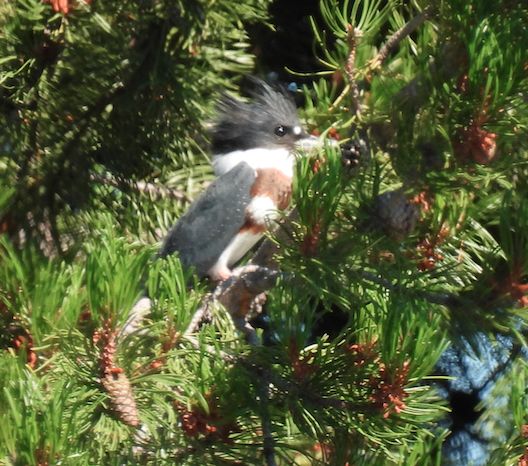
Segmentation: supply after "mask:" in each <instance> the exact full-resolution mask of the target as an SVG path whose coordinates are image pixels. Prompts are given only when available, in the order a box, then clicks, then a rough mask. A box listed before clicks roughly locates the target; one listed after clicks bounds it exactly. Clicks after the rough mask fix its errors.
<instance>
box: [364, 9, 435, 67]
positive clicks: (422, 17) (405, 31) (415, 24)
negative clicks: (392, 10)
mask: <svg viewBox="0 0 528 466" xmlns="http://www.w3.org/2000/svg"><path fill="white" fill-rule="evenodd" d="M434 14H435V10H434V8H433V7H431V6H428V7H427V8H426V9H425V10H424V11H422V12H421V13H418V14H417V15H416V16H415V17H414V18H413V19H411V20H410V21H408V22H407V23H405V24H404V25H403V26H402V27H401V28H400V29H398V30H397V31H396V32H395V33H394V34H393V35H392V36H390V37H389V39H388V40H387V42H385V45H384V46H383V47H381V49H380V51H379V52H378V55H377V56H376V58H374V60H372V62H371V69H372V70H374V69H376V68H378V67H380V66H381V65H382V64H383V62H384V61H385V60H386V59H387V57H388V56H389V55H390V53H391V52H392V51H393V50H394V49H395V48H396V47H397V46H398V44H399V43H400V42H401V41H402V40H403V39H405V38H406V37H407V36H409V35H411V34H412V33H413V32H414V31H416V29H418V28H419V27H420V26H421V25H422V24H423V23H425V21H427V20H428V19H429V18H430V17H431V16H434Z"/></svg>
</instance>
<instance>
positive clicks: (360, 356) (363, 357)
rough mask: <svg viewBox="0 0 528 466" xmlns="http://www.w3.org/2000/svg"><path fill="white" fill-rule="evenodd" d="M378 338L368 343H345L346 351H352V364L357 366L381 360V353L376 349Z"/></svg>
mask: <svg viewBox="0 0 528 466" xmlns="http://www.w3.org/2000/svg"><path fill="white" fill-rule="evenodd" d="M377 341H378V340H377V338H375V339H373V340H372V341H370V342H369V343H366V344H355V345H345V353H352V354H351V360H352V364H353V365H354V366H356V367H360V366H364V365H367V364H371V363H377V362H379V359H380V358H379V354H378V353H376V352H375V351H374V346H375V345H376V343H377Z"/></svg>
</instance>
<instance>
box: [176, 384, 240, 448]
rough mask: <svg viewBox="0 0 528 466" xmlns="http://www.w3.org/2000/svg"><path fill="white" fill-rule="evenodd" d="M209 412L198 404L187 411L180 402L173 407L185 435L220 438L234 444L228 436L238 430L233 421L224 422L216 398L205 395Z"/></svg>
mask: <svg viewBox="0 0 528 466" xmlns="http://www.w3.org/2000/svg"><path fill="white" fill-rule="evenodd" d="M206 398H207V404H208V406H209V413H205V412H204V411H203V410H202V408H200V407H199V406H194V407H193V408H191V410H190V411H189V410H188V409H187V408H186V407H185V406H183V405H182V404H180V403H177V402H176V403H175V408H176V409H177V410H178V411H179V412H180V416H181V422H182V429H183V433H184V434H185V435H186V436H187V437H191V438H198V437H199V436H200V435H202V436H203V437H206V438H208V439H214V440H220V441H222V442H224V443H227V444H228V445H234V442H233V440H232V439H231V438H230V437H229V436H230V435H231V434H232V433H237V432H240V428H239V427H238V426H237V425H236V423H234V422H225V419H226V417H225V416H223V415H222V414H221V413H220V412H219V409H218V398H217V397H212V396H211V394H210V393H209V394H207V395H206Z"/></svg>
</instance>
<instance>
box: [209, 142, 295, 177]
mask: <svg viewBox="0 0 528 466" xmlns="http://www.w3.org/2000/svg"><path fill="white" fill-rule="evenodd" d="M240 162H246V163H247V164H248V165H249V166H250V167H252V168H253V169H255V170H257V169H259V168H276V169H277V170H280V171H281V172H282V173H284V174H285V175H286V176H288V177H290V178H293V167H294V165H295V155H293V154H292V153H291V152H290V151H289V150H288V149H262V148H255V149H247V150H235V151H233V152H229V153H228V154H220V155H215V156H214V157H213V160H212V164H213V170H214V172H215V175H216V176H221V175H223V174H224V173H227V172H228V171H229V170H231V169H232V168H233V167H235V166H236V165H238V164H239V163H240Z"/></svg>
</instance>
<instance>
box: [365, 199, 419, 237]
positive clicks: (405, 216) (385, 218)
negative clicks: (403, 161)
mask: <svg viewBox="0 0 528 466" xmlns="http://www.w3.org/2000/svg"><path fill="white" fill-rule="evenodd" d="M375 215H376V217H377V218H378V219H379V220H380V223H381V227H382V229H383V231H384V232H385V233H386V234H387V236H390V237H393V238H396V239H399V238H400V237H401V236H403V235H408V234H409V233H412V232H413V231H414V228H415V226H416V222H417V221H418V220H419V218H420V210H419V209H418V206H417V205H416V203H413V202H411V201H410V200H409V199H407V197H406V196H405V195H404V194H403V192H402V190H401V189H397V190H396V191H389V192H386V193H383V194H380V195H379V196H378V200H377V202H376V207H375Z"/></svg>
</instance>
